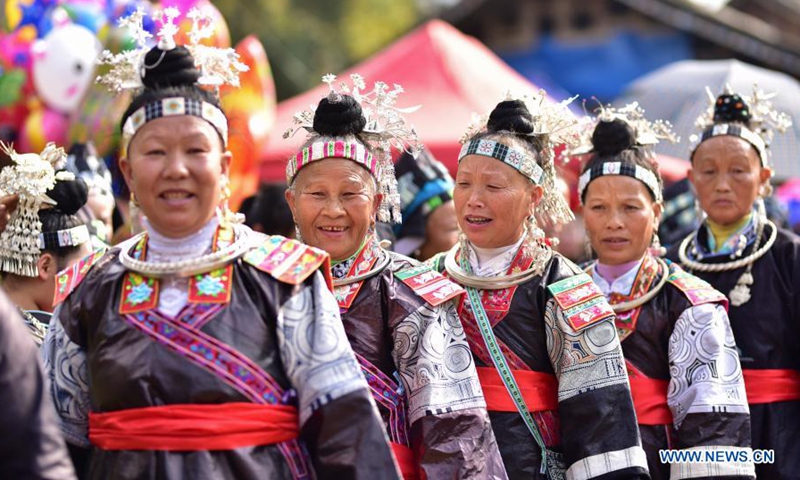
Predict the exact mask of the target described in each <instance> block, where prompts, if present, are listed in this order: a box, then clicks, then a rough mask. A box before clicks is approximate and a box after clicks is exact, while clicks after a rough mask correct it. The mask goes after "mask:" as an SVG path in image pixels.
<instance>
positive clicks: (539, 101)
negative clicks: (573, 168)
mask: <svg viewBox="0 0 800 480" xmlns="http://www.w3.org/2000/svg"><path fill="white" fill-rule="evenodd" d="M576 98H577V96H575V97H572V98H568V99H566V100H564V101H562V102H560V103H552V102H549V101H547V100H546V92H545V91H544V90H539V92H538V94H535V95H529V96H522V97H513V96H512V95H511V94H508V95H507V97H506V100H520V101H522V102H524V103H525V106H526V107H527V109H528V111H529V112H530V114H531V116H532V117H533V125H534V131H533V132H532V133H529V134H527V135H528V136H531V137H535V138H537V139H538V140H539V142H540V145H542V148H541V150H540V151H539V154H540V155H541V158H542V165H541V166H540V165H539V164H538V163H537V162H536V158H534V157H532V156H530V155H528V154H526V153H525V152H521V151H518V150H516V149H514V148H511V147H510V146H508V145H502V144H501V143H500V142H493V141H489V140H482V139H475V137H476V136H479V135H482V134H484V133H486V132H487V123H488V120H489V114H485V115H477V114H473V118H472V122H471V123H470V126H469V127H468V129H467V132H466V133H465V134H464V135H463V136H462V137H461V143H462V144H463V147H462V148H461V153H460V154H459V161H461V159H462V158H464V157H465V156H467V155H474V154H477V155H484V156H488V157H492V158H495V159H497V160H500V161H502V162H503V163H506V164H507V165H510V166H512V167H513V168H515V169H517V170H518V171H519V172H520V173H521V174H522V175H524V176H526V177H527V178H529V179H530V180H531V181H532V182H534V183H535V184H537V185H541V186H542V188H543V189H544V196H543V197H542V200H541V202H540V204H539V207H538V208H537V213H536V215H537V216H538V217H539V218H540V219H541V220H542V221H543V222H546V223H549V224H551V225H558V224H564V223H569V222H570V221H572V220H573V219H574V218H575V217H574V216H573V214H572V210H570V208H569V205H568V204H567V202H566V200H565V199H564V197H563V195H562V194H561V192H560V191H559V190H558V187H557V185H556V170H555V160H556V156H557V153H556V152H557V151H560V150H561V149H566V150H569V149H571V148H574V146H575V145H577V142H578V141H579V137H578V133H577V131H576V129H575V127H576V126H577V125H578V119H577V118H576V117H575V115H573V114H572V112H571V111H570V110H569V108H568V106H569V104H570V103H572V102H573V101H574V100H575V99H576ZM493 133H499V134H502V133H503V132H493ZM508 133H509V134H514V135H519V136H522V134H520V133H515V132H508ZM498 143H500V145H499V146H498V145H497V144H498ZM490 144H491V145H490ZM559 156H560V155H559Z"/></svg>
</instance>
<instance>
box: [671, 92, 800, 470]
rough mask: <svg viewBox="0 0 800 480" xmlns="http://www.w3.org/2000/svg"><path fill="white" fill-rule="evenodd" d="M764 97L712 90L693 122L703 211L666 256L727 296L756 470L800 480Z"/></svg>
mask: <svg viewBox="0 0 800 480" xmlns="http://www.w3.org/2000/svg"><path fill="white" fill-rule="evenodd" d="M768 98H769V96H765V95H764V93H763V92H760V91H754V94H753V97H752V98H751V99H747V98H745V97H743V96H741V95H738V94H736V93H731V92H726V93H724V94H722V95H720V96H719V97H718V98H717V100H716V102H714V103H713V105H712V107H711V108H709V111H708V112H707V114H706V115H704V116H703V117H701V119H700V121H699V123H700V124H704V125H706V126H705V128H704V129H703V130H702V132H701V134H700V135H699V138H698V140H699V143H698V144H697V146H696V147H695V149H694V152H693V153H692V157H691V160H692V169H691V170H690V171H689V179H690V181H691V182H692V185H693V186H694V190H695V192H696V194H697V199H698V201H699V206H700V208H701V209H702V211H703V212H704V213H705V215H706V218H705V220H704V221H703V222H702V224H701V225H700V227H699V228H698V229H697V231H695V232H694V233H692V234H691V235H689V236H687V237H686V238H685V239H684V240H683V241H682V242H680V243H679V244H677V245H676V246H675V247H673V249H672V250H671V251H670V252H669V257H670V258H672V259H674V260H676V261H680V263H681V264H682V265H683V267H684V268H686V269H687V270H689V271H691V272H692V273H694V274H695V275H697V276H698V277H700V278H702V279H703V280H705V281H707V282H708V283H710V284H711V285H712V286H713V287H714V288H716V289H717V290H719V291H721V292H722V293H724V294H726V295H728V298H729V299H730V304H731V307H730V310H729V311H728V316H729V317H730V323H731V328H732V329H733V335H734V337H735V338H736V345H737V347H738V349H739V357H740V359H741V363H742V371H743V374H744V382H745V387H746V389H747V400H748V402H749V404H750V421H751V432H752V442H751V443H752V447H753V448H754V449H756V448H758V449H772V450H774V453H775V457H774V460H775V462H774V463H763V464H759V465H756V475H757V476H758V478H781V479H792V478H794V479H798V478H800V428H797V425H800V355H798V352H800V324H798V321H797V319H798V318H800V295H798V289H800V238H798V237H797V236H796V235H794V234H793V233H791V232H788V231H785V230H781V229H779V228H777V227H776V226H775V225H774V224H773V223H772V222H771V221H769V220H768V219H767V218H766V215H765V213H764V203H763V196H766V195H769V192H770V191H771V188H770V185H769V179H770V177H771V176H772V170H771V168H770V167H769V161H768V160H769V159H768V150H767V142H766V140H767V139H769V138H770V136H771V133H772V129H773V128H774V129H777V130H783V129H785V128H786V127H788V126H789V125H790V119H789V118H788V117H786V116H785V115H783V114H779V113H778V112H776V111H775V110H774V109H773V108H772V105H771V102H769V101H768V100H766V99H768Z"/></svg>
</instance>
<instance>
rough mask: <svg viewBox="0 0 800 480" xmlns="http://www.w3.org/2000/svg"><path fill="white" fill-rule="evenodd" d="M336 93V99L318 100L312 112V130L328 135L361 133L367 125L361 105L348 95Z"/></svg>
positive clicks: (338, 135) (337, 135)
mask: <svg viewBox="0 0 800 480" xmlns="http://www.w3.org/2000/svg"><path fill="white" fill-rule="evenodd" d="M338 95H339V98H338V99H331V98H330V97H325V98H323V99H322V100H320V102H319V105H318V106H317V110H316V112H315V113H314V131H315V132H317V133H318V134H320V135H325V136H330V137H340V136H343V135H357V134H359V133H361V132H362V131H363V130H364V127H365V126H366V125H367V119H366V118H365V117H364V114H363V112H362V111H361V105H359V103H358V102H357V101H356V99H355V98H353V97H351V96H350V95H342V94H338Z"/></svg>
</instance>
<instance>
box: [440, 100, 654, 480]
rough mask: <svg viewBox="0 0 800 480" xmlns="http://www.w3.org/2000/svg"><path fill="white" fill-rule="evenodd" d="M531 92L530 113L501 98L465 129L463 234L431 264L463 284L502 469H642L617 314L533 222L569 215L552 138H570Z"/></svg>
mask: <svg viewBox="0 0 800 480" xmlns="http://www.w3.org/2000/svg"><path fill="white" fill-rule="evenodd" d="M537 100H538V103H537V104H536V106H535V107H534V108H535V110H534V113H535V114H534V113H532V112H531V111H530V110H529V109H528V107H527V105H526V103H525V102H523V101H521V100H506V101H503V102H501V103H499V104H498V105H497V107H495V109H494V110H493V111H492V113H491V115H490V116H489V118H488V122H487V123H483V122H482V123H481V124H480V125H478V126H477V128H474V129H473V131H472V132H471V133H469V134H468V135H467V136H466V139H465V143H464V146H463V148H462V150H461V154H460V155H459V165H458V172H457V174H456V186H455V191H454V201H455V205H456V213H457V218H458V224H459V227H460V228H461V231H462V235H463V237H462V241H461V244H460V245H456V246H455V247H454V248H453V249H452V250H450V251H449V252H448V253H447V254H446V255H441V256H439V257H435V258H434V263H435V264H437V265H439V266H440V267H444V269H445V270H446V272H447V274H448V275H449V276H450V278H452V279H454V280H455V281H456V282H458V283H459V284H461V285H462V286H463V287H465V288H466V290H467V293H468V295H466V296H465V297H462V299H461V300H460V303H459V307H458V311H459V316H460V317H461V320H462V322H463V325H464V329H465V331H466V334H467V340H468V341H469V344H470V347H471V349H472V354H473V356H474V358H475V362H476V363H477V364H478V375H479V377H480V379H481V385H482V386H483V390H484V394H485V396H486V402H487V405H488V408H489V413H490V416H491V420H492V426H493V428H494V431H495V434H496V435H497V441H498V444H499V446H500V453H501V454H502V456H503V461H504V463H505V466H506V470H507V471H508V474H509V477H511V478H563V476H564V475H566V477H567V478H647V461H646V459H645V454H644V451H642V448H641V446H640V441H639V432H638V429H637V426H636V418H635V415H634V410H633V404H632V402H631V396H630V389H629V387H628V380H627V376H626V375H625V365H624V361H623V358H622V350H621V349H620V344H619V340H618V339H617V334H616V330H615V329H614V325H613V318H614V313H613V311H612V310H611V307H610V306H609V305H608V303H607V302H606V300H605V298H604V297H603V295H602V293H601V292H600V291H599V290H598V289H597V287H596V286H595V285H594V283H592V280H591V278H590V277H589V276H588V275H586V274H585V273H583V272H582V271H581V270H580V269H579V268H578V267H577V266H575V265H574V264H573V263H572V262H570V261H569V260H567V259H565V258H564V257H562V256H561V255H559V254H558V253H555V252H553V250H552V249H551V242H549V241H547V240H546V239H545V238H544V234H543V232H542V231H541V229H540V228H539V227H538V226H537V217H539V218H541V219H549V220H550V221H554V222H563V221H565V220H567V219H569V218H571V212H570V211H569V208H568V207H567V205H566V202H565V201H564V198H563V196H562V195H561V194H560V192H558V190H557V189H556V188H555V186H554V184H555V171H554V165H553V162H554V159H553V144H555V143H562V142H564V141H567V142H572V140H573V138H574V137H576V135H574V133H573V131H572V128H573V127H574V123H575V119H574V117H572V115H571V114H570V113H569V112H568V111H567V110H566V105H565V104H561V105H557V106H554V105H549V104H545V103H543V94H542V98H539V99H537ZM551 142H552V143H551Z"/></svg>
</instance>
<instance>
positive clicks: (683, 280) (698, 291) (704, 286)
mask: <svg viewBox="0 0 800 480" xmlns="http://www.w3.org/2000/svg"><path fill="white" fill-rule="evenodd" d="M669 270H670V275H669V277H667V282H668V283H670V284H672V285H673V286H674V287H675V288H677V289H678V290H680V291H681V292H682V293H683V295H684V296H685V297H686V298H687V299H688V300H689V302H691V304H692V305H702V304H704V303H723V304H724V305H725V308H727V307H728V299H727V298H726V297H725V295H724V294H723V293H722V292H720V291H718V290H717V289H715V288H714V287H712V286H711V284H710V283H708V282H706V281H705V280H702V279H700V278H698V277H695V276H694V275H692V274H691V273H688V272H686V271H685V270H683V269H682V268H681V267H679V266H678V265H676V264H674V263H673V264H671V265H670V269H669Z"/></svg>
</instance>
